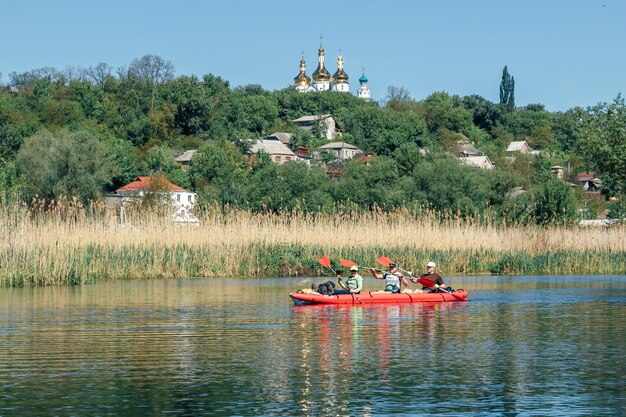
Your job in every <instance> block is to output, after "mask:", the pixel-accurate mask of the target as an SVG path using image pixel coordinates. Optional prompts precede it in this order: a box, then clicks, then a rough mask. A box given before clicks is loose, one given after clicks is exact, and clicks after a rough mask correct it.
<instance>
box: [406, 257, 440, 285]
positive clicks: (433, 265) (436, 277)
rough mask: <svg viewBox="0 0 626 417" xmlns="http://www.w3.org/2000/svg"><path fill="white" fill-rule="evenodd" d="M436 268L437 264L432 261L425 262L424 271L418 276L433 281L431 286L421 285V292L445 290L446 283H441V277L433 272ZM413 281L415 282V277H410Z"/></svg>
mask: <svg viewBox="0 0 626 417" xmlns="http://www.w3.org/2000/svg"><path fill="white" fill-rule="evenodd" d="M436 269H437V264H436V263H434V262H433V261H430V262H428V263H427V264H426V273H425V274H424V275H422V276H421V277H420V278H426V279H429V280H431V281H433V282H434V283H435V285H434V286H433V287H430V288H429V287H422V292H439V290H440V289H441V290H445V289H446V288H447V287H446V284H444V283H443V278H441V276H440V275H439V274H438V273H436V272H435V270H436ZM411 281H413V282H417V278H415V279H411Z"/></svg>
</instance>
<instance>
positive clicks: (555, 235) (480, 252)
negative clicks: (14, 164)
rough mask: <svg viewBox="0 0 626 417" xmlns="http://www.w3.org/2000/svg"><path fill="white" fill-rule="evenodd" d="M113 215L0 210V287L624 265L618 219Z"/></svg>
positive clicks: (64, 209) (60, 209) (44, 207)
mask: <svg viewBox="0 0 626 417" xmlns="http://www.w3.org/2000/svg"><path fill="white" fill-rule="evenodd" d="M117 214H118V212H117V211H115V210H111V209H108V208H106V207H104V206H102V205H98V204H93V205H90V206H88V207H83V206H82V205H80V203H78V202H76V201H67V200H62V201H58V202H53V203H48V204H43V203H40V204H34V205H32V206H31V208H26V207H22V206H14V207H5V208H3V210H2V213H1V214H0V232H1V233H0V264H1V265H2V269H1V270H0V283H1V284H2V285H5V286H12V285H33V286H39V285H63V284H80V283H88V282H94V281H96V280H99V279H127V278H136V279H140V278H155V277H213V276H241V277H245V276H268V275H289V276H294V275H302V274H315V273H320V272H321V270H320V267H319V265H317V263H316V262H315V260H316V259H317V258H319V256H321V255H324V254H326V255H329V256H331V257H333V258H336V259H337V260H338V259H339V258H340V257H341V258H349V259H354V260H355V261H357V262H359V263H361V264H367V263H369V264H373V263H375V261H376V259H377V257H378V256H379V255H383V254H384V255H386V256H389V257H392V258H394V259H397V260H398V261H400V262H402V264H403V265H406V266H407V267H413V266H419V265H423V264H424V262H426V261H427V260H429V259H434V260H435V261H438V263H440V264H441V265H442V266H443V267H444V271H445V273H447V274H481V273H528V274H531V273H533V274H571V273H625V272H626V259H625V258H626V255H625V253H626V251H625V248H626V244H625V242H624V235H625V233H624V232H625V230H624V227H623V226H620V227H614V228H578V227H575V228H539V227H503V226H501V225H497V224H495V223H493V222H488V221H481V222H479V221H477V220H476V219H461V218H460V217H458V216H454V215H443V216H442V215H440V214H437V213H434V212H423V213H420V214H419V215H418V214H416V213H414V212H411V211H410V210H399V211H396V212H392V213H383V212H377V211H374V212H371V213H361V214H354V213H342V212H340V213H335V214H307V213H302V212H292V213H288V214H282V215H277V214H257V213H252V212H247V211H237V210H219V209H216V208H210V209H208V210H206V211H205V212H203V213H201V214H200V220H201V223H200V224H199V225H188V224H187V225H184V224H175V223H173V222H171V221H170V220H169V218H168V217H167V216H165V215H164V214H163V213H154V212H153V213H151V214H145V213H144V214H142V213H141V212H139V211H137V210H135V211H133V210H130V212H129V213H128V214H127V216H126V222H125V224H120V223H119V218H118V216H117Z"/></svg>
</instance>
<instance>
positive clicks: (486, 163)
mask: <svg viewBox="0 0 626 417" xmlns="http://www.w3.org/2000/svg"><path fill="white" fill-rule="evenodd" d="M459 162H461V163H462V164H465V165H470V166H475V167H478V168H481V169H493V168H494V167H495V165H494V164H493V163H492V162H491V161H490V160H489V157H488V156H487V155H480V156H461V157H459Z"/></svg>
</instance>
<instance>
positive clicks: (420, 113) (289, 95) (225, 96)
mask: <svg viewBox="0 0 626 417" xmlns="http://www.w3.org/2000/svg"><path fill="white" fill-rule="evenodd" d="M505 70H506V68H505ZM505 75H506V77H507V78H506V80H508V81H507V84H506V86H505V87H506V88H505V90H506V91H505V93H506V94H505V100H504V101H503V103H492V102H490V101H488V100H486V99H484V98H482V97H480V96H477V95H472V96H466V97H459V96H456V95H450V94H448V93H446V92H435V93H433V94H431V95H430V96H429V97H427V98H426V99H424V100H414V99H412V98H411V97H410V95H409V93H408V91H407V90H405V89H404V88H396V87H390V88H389V90H388V94H387V96H386V97H385V99H384V102H383V103H382V104H379V103H375V102H365V101H363V100H360V99H358V98H356V97H353V96H351V95H349V94H342V93H334V92H324V93H318V94H301V93H298V92H296V91H295V90H294V89H292V88H285V89H283V90H277V91H267V90H264V89H263V88H262V87H261V86H259V85H247V86H240V87H235V88H233V87H231V86H230V85H229V83H228V81H226V80H225V79H223V78H221V77H219V76H215V75H212V74H208V75H204V76H203V77H201V78H198V77H196V76H179V77H175V75H174V67H173V65H172V64H171V63H170V62H169V61H165V60H163V59H162V58H160V57H158V56H153V55H147V56H144V57H142V58H140V59H135V60H134V61H132V62H131V63H130V64H129V66H128V67H125V68H120V69H118V70H116V71H114V70H113V69H112V68H111V67H110V66H108V65H107V64H102V63H101V64H98V65H96V66H93V67H90V68H87V69H80V68H68V69H66V70H64V71H57V70H56V69H54V68H41V69H36V70H32V71H28V72H25V73H19V74H18V73H12V74H10V76H9V78H10V80H9V82H8V85H6V86H5V87H3V88H2V89H1V91H0V158H1V160H0V186H1V188H2V190H3V191H4V192H3V198H4V199H5V200H6V199H11V198H18V197H19V198H21V199H22V200H24V201H30V200H31V199H32V198H34V197H35V196H39V197H42V198H45V199H58V198H59V197H60V196H62V195H69V196H75V197H77V198H78V199H80V200H83V201H87V200H90V199H97V198H99V197H100V196H102V195H103V194H104V193H106V192H109V191H111V190H114V189H116V188H118V187H119V186H121V185H123V184H125V183H128V182H130V181H131V180H133V179H134V178H135V177H136V176H138V175H147V174H150V173H154V172H161V173H162V174H163V175H165V176H166V177H167V178H168V179H169V180H171V181H172V182H174V183H176V184H178V185H180V186H182V187H185V188H189V189H191V190H194V191H196V192H197V193H198V195H199V197H200V202H201V204H209V203H217V204H222V205H229V206H231V207H233V206H234V207H241V208H246V209H252V210H259V211H264V210H271V211H285V210H293V209H295V208H298V209H302V210H306V211H332V210H337V209H342V208H343V209H349V210H373V209H382V210H393V209H395V208H398V207H405V206H409V207H415V208H416V209H417V208H428V209H434V210H437V211H442V212H444V211H448V212H453V213H458V214H460V215H475V214H477V213H478V214H480V215H484V216H489V217H491V218H498V219H503V220H512V221H517V222H534V223H538V224H552V223H563V224H566V223H570V222H573V221H575V220H576V219H577V218H578V216H579V209H580V208H583V209H584V210H585V213H586V214H585V215H586V216H588V217H593V216H594V215H596V214H600V213H601V212H603V211H604V210H605V208H607V207H608V208H609V209H610V210H612V212H611V213H610V215H611V216H624V205H623V201H624V198H623V197H624V192H625V191H626V138H625V136H626V134H625V132H624V127H625V126H626V107H625V105H624V100H623V99H622V98H621V97H620V96H619V95H618V96H617V98H616V99H615V100H614V101H613V102H611V103H602V104H597V105H595V106H593V107H589V108H587V109H582V108H573V109H570V110H568V111H566V112H548V111H546V110H545V108H544V107H543V106H542V105H540V104H532V105H528V106H525V107H518V108H515V106H514V102H513V91H512V88H513V86H514V84H513V83H514V82H513V78H512V77H510V76H509V75H508V72H506V74H503V82H504V80H505ZM497 81H498V80H494V83H497ZM495 87H496V86H494V88H495ZM326 113H331V114H332V115H333V116H335V118H336V119H337V120H338V122H339V124H340V127H341V129H342V131H343V139H342V140H345V141H346V142H349V143H352V144H354V145H356V146H358V147H359V148H360V149H362V150H363V151H365V152H366V153H368V154H370V155H372V156H373V159H372V161H371V162H370V163H368V164H365V163H364V162H363V161H359V160H356V161H350V162H346V163H345V164H343V166H342V167H341V168H340V169H341V171H342V178H341V180H339V181H333V180H331V179H330V178H329V177H328V176H327V175H326V172H325V170H324V167H323V166H315V165H314V166H310V167H309V166H307V165H305V164H297V163H292V164H286V165H275V164H273V163H272V162H271V161H270V160H269V158H267V157H264V156H262V155H261V156H260V157H258V158H256V159H255V160H254V161H252V162H250V161H248V159H247V158H246V156H245V152H244V150H243V149H242V148H241V147H240V146H237V145H235V144H234V143H241V141H244V142H245V140H246V139H253V138H258V137H262V136H264V135H267V134H270V133H272V132H276V131H282V132H291V133H293V134H294V142H295V143H300V144H306V145H309V146H311V147H315V146H318V145H321V144H323V143H324V142H325V141H324V140H322V139H320V138H317V137H315V135H314V134H315V132H313V134H310V133H308V132H302V131H300V130H298V129H297V128H296V127H295V126H294V125H293V124H292V123H291V122H290V121H291V120H293V119H295V118H297V117H300V116H304V115H314V114H326ZM465 138H467V139H468V140H469V141H471V142H473V143H474V146H475V147H477V148H478V149H479V150H481V151H482V152H484V153H485V154H486V155H488V156H489V158H490V159H491V160H492V161H493V162H495V164H496V168H495V169H493V170H480V169H476V168H473V167H468V166H463V165H460V164H459V162H458V160H457V158H456V156H457V154H458V148H457V147H458V143H459V141H460V140H464V139H465ZM513 140H526V141H527V142H528V143H529V144H530V145H531V146H532V148H533V149H535V150H539V151H541V153H540V154H539V155H536V156H528V155H518V156H517V157H516V158H515V160H514V161H511V160H510V159H509V158H507V156H510V155H505V154H506V152H505V149H506V146H507V144H508V143H509V142H510V141H513ZM187 149H198V152H197V153H196V155H195V157H194V159H193V161H192V165H191V168H190V169H189V170H183V169H182V168H181V167H180V166H179V165H178V164H177V163H175V162H174V157H175V156H177V155H178V154H180V153H182V152H183V151H185V150H187ZM552 165H561V166H565V167H568V169H569V170H568V177H567V178H565V180H558V179H555V178H553V177H552V175H551V174H550V167H551V166H552ZM584 170H593V171H594V172H595V174H596V175H597V176H599V177H600V178H601V179H602V180H603V182H604V187H603V190H602V192H603V195H602V197H603V198H594V199H590V198H589V196H588V195H586V193H584V192H583V191H582V190H576V189H573V188H572V187H571V186H570V185H569V184H568V182H567V181H572V180H573V178H575V175H576V174H577V173H578V172H580V171H584ZM516 187H521V188H522V189H523V190H525V191H526V192H522V193H515V194H513V195H511V194H510V193H509V194H507V192H509V191H511V190H514V189H516ZM609 197H614V198H612V199H611V200H617V201H618V202H615V203H611V202H608V203H607V202H606V200H607V199H608V198H609Z"/></svg>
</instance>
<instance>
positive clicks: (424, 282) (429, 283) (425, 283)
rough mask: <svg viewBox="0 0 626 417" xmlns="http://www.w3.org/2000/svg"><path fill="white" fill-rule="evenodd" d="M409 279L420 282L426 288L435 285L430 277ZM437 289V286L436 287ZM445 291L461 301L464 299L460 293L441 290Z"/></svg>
mask: <svg viewBox="0 0 626 417" xmlns="http://www.w3.org/2000/svg"><path fill="white" fill-rule="evenodd" d="M411 281H413V282H416V283H419V284H422V285H423V286H424V287H428V288H432V287H434V286H435V285H436V283H435V281H433V280H432V279H428V278H415V279H414V278H411ZM437 289H439V287H437ZM443 292H446V293H448V294H450V295H451V296H453V297H454V298H456V299H457V300H460V301H463V300H465V299H464V298H463V297H461V296H460V295H457V294H455V293H453V292H450V291H445V290H444V291H443Z"/></svg>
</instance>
